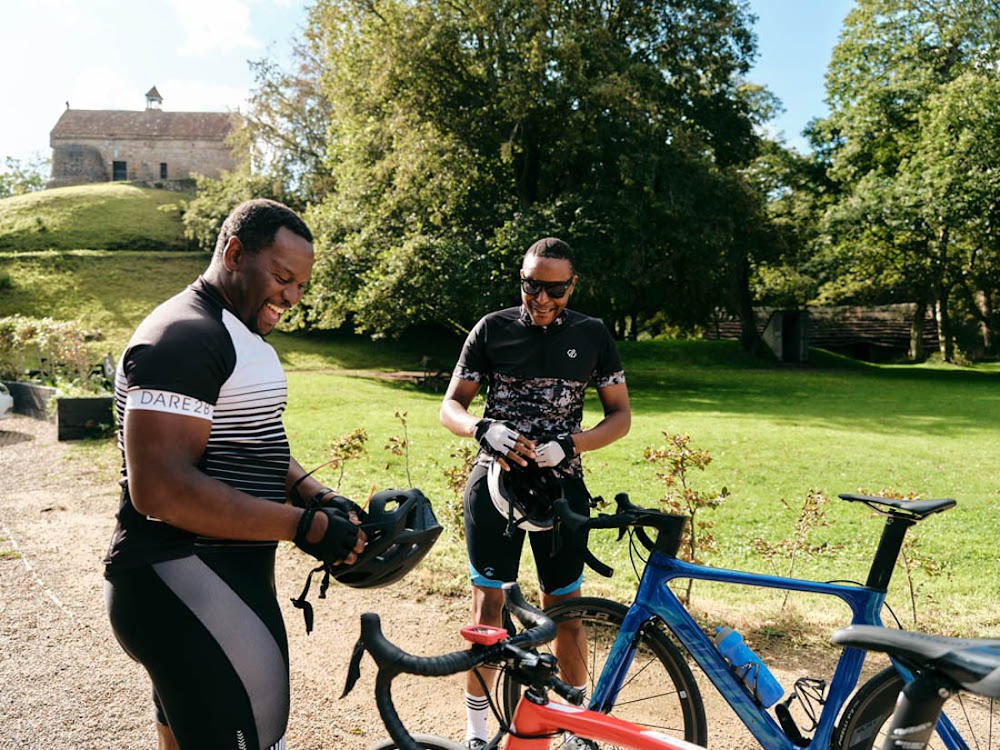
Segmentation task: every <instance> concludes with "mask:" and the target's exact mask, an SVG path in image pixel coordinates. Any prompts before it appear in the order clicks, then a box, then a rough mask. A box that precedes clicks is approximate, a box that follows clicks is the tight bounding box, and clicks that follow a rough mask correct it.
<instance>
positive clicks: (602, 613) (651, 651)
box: [545, 597, 708, 746]
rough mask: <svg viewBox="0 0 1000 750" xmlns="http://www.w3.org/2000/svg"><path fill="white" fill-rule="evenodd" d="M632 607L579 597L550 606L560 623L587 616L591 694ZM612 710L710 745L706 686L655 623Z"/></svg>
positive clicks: (644, 637) (644, 634)
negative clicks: (704, 695) (704, 698)
mask: <svg viewBox="0 0 1000 750" xmlns="http://www.w3.org/2000/svg"><path fill="white" fill-rule="evenodd" d="M627 611H628V608H627V607H626V606H624V605H622V604H620V603H618V602H615V601H611V600H610V599H600V598H596V597H579V598H576V599H567V600H564V601H561V602H559V603H557V604H554V605H553V606H551V607H549V608H548V609H546V610H545V614H547V615H548V616H549V617H551V618H552V619H553V620H554V621H555V622H556V624H559V623H560V622H563V621H565V620H571V619H580V620H583V623H584V627H585V629H586V632H587V646H588V649H589V653H588V656H587V682H588V688H587V690H588V694H590V693H591V692H592V691H593V688H594V685H595V683H596V682H597V678H598V677H599V676H600V673H601V669H603V667H604V662H605V661H606V659H607V656H608V650H609V649H610V647H611V643H612V642H613V641H614V638H615V636H616V635H617V634H618V630H619V628H620V627H621V624H622V622H623V621H624V620H625V613H626V612H627ZM611 714H612V715H614V716H617V717H619V718H621V719H625V720H626V721H630V722H632V723H634V724H639V725H640V726H645V727H648V728H650V729H652V730H655V731H657V732H661V733H664V734H667V735H670V736H672V737H677V738H679V739H683V740H686V741H687V742H690V743H693V744H695V745H701V746H706V745H707V744H708V727H707V724H706V721H705V706H704V704H703V703H702V699H701V691H700V690H699V689H698V684H697V683H696V682H695V679H694V675H692V674H691V669H690V667H688V664H687V661H685V659H684V657H683V655H682V654H681V652H680V650H679V649H678V648H677V646H675V645H674V643H673V641H671V640H670V638H668V637H667V634H666V633H665V632H663V630H661V629H660V628H659V627H657V626H656V625H655V624H653V623H650V625H649V626H648V627H646V628H644V629H643V630H642V632H641V638H640V643H639V646H638V649H637V652H636V654H635V657H634V659H633V660H632V666H631V667H630V668H629V672H628V675H627V676H626V678H625V680H624V682H623V683H622V689H621V691H620V692H619V694H618V697H617V699H616V702H615V706H614V708H613V709H612V710H611Z"/></svg>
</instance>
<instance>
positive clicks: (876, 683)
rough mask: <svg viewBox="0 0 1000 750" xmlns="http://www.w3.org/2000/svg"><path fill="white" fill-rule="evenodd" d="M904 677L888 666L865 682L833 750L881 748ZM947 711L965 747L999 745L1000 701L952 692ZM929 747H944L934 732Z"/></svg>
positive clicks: (992, 749)
mask: <svg viewBox="0 0 1000 750" xmlns="http://www.w3.org/2000/svg"><path fill="white" fill-rule="evenodd" d="M902 689H903V679H902V678H901V677H900V676H899V674H898V673H897V672H896V670H895V668H894V667H887V668H885V669H883V670H882V671H881V672H879V673H878V674H876V675H875V676H874V677H872V678H871V679H870V680H868V681H867V682H866V683H864V684H863V685H862V686H861V687H860V688H859V689H858V692H857V693H855V695H854V697H853V698H851V700H850V702H849V703H848V704H847V707H846V708H845V709H844V713H843V715H842V717H841V720H840V723H839V724H838V725H837V729H836V731H835V732H834V733H833V740H832V741H831V743H830V747H831V750H873V749H874V750H880V748H881V747H882V743H883V741H884V740H885V733H886V731H887V730H888V729H889V721H890V719H891V718H892V712H893V709H894V708H895V706H896V698H897V697H898V696H899V691H900V690H902ZM944 710H945V713H946V714H947V715H948V718H949V719H950V720H951V722H952V724H954V726H955V729H956V730H957V731H958V733H959V734H960V735H961V736H962V738H963V739H964V741H965V744H966V747H968V748H975V750H997V749H998V748H1000V706H998V704H997V701H995V700H991V699H989V698H983V697H982V696H979V695H973V694H972V693H967V692H962V693H958V694H956V695H954V696H952V697H951V698H950V699H949V700H948V702H947V703H946V704H945V706H944ZM927 748H928V750H944V748H945V745H944V742H943V741H942V740H941V738H940V737H939V736H938V735H937V734H935V735H934V736H932V737H931V741H930V742H929V743H928V745H927Z"/></svg>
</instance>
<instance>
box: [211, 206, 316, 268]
mask: <svg viewBox="0 0 1000 750" xmlns="http://www.w3.org/2000/svg"><path fill="white" fill-rule="evenodd" d="M282 227H285V228H287V229H288V230H290V231H292V232H294V233H295V234H297V235H298V236H299V237H302V238H303V239H305V240H306V241H308V242H312V241H313V236H312V232H310V231H309V227H307V226H306V223H305V222H304V221H302V219H300V218H299V215H298V214H297V213H295V212H294V211H293V210H292V209H290V208H289V207H288V206H286V205H285V204H284V203H278V201H273V200H270V199H268V198H255V199H253V200H249V201H245V202H243V203H241V204H240V205H238V206H237V207H236V208H234V209H233V210H232V213H230V214H229V216H227V217H226V220H225V221H224V222H222V229H221V230H220V231H219V238H218V239H217V240H216V242H215V255H216V256H217V257H221V255H222V252H223V250H225V249H226V243H228V242H229V239H230V238H231V237H236V238H237V239H239V241H240V242H241V243H242V244H243V247H244V248H246V250H247V252H248V253H256V252H259V251H260V250H261V249H262V248H265V247H267V246H268V245H270V244H271V243H272V242H274V235H275V234H277V233H278V230H279V229H281V228H282Z"/></svg>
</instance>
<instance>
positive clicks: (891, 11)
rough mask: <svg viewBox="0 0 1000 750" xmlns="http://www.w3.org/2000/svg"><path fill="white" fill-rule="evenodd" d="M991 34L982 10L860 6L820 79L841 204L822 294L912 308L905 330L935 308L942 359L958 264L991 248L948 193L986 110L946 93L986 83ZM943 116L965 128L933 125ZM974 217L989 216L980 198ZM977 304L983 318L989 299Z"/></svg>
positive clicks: (976, 4)
mask: <svg viewBox="0 0 1000 750" xmlns="http://www.w3.org/2000/svg"><path fill="white" fill-rule="evenodd" d="M998 29H1000V8H998V7H997V5H996V3H994V2H990V0H946V1H944V2H940V1H936V2H930V1H929V0H859V2H858V4H857V6H856V7H855V9H854V10H852V11H851V13H850V14H849V15H848V17H847V20H846V24H845V30H844V33H843V34H842V36H841V41H840V42H839V43H838V45H837V47H836V48H835V50H834V54H833V59H832V62H831V67H830V70H829V72H828V75H827V93H828V99H829V102H830V107H831V115H830V117H829V118H828V119H827V121H826V122H825V123H823V124H822V130H823V132H825V134H826V136H827V144H826V145H827V149H828V152H829V153H830V154H831V164H832V168H831V172H830V174H831V176H832V177H833V178H834V180H835V181H836V182H837V184H838V192H839V194H838V198H837V200H836V201H835V202H834V204H833V205H832V206H831V207H830V209H829V211H828V212H827V214H826V217H825V230H826V238H827V240H828V242H829V248H830V252H829V253H828V254H827V255H826V260H827V262H828V264H829V268H830V269H832V270H833V271H834V273H833V275H832V276H831V278H829V279H828V283H827V284H826V285H825V286H824V289H823V291H822V292H821V294H822V295H824V296H826V297H827V298H828V299H832V300H836V301H848V300H850V301H859V300H863V299H867V300H869V301H888V300H891V299H893V298H901V299H909V300H912V301H916V303H917V315H916V316H915V318H914V325H915V327H919V324H920V322H921V321H922V318H923V310H924V309H926V306H928V305H931V306H933V309H934V311H935V317H936V319H937V324H938V334H939V340H940V341H941V346H942V352H941V353H942V356H943V357H944V358H945V359H946V360H950V359H952V358H953V356H954V348H953V340H954V335H955V329H956V327H955V325H954V324H953V322H952V319H953V314H952V305H953V294H954V292H955V291H956V289H958V288H960V287H963V288H965V287H967V284H968V283H969V282H967V281H966V279H967V278H968V274H967V273H966V272H965V271H964V270H963V269H964V268H966V267H967V266H968V263H967V262H966V260H963V257H964V256H968V253H969V248H970V247H972V246H976V247H979V248H983V247H986V246H988V245H989V243H988V242H987V243H986V244H985V245H984V244H983V235H982V233H981V232H980V235H979V239H978V240H977V239H974V238H973V237H972V236H971V234H972V233H973V229H974V227H975V226H977V222H971V223H970V222H968V221H966V218H968V216H969V213H968V211H967V210H966V208H965V207H963V204H965V203H966V198H965V197H964V196H959V195H957V194H956V193H955V192H954V191H955V188H957V187H958V181H959V175H960V174H963V170H965V172H964V173H965V174H968V171H967V170H966V167H965V165H966V162H967V161H968V156H969V155H970V154H969V153H968V149H965V150H964V151H963V149H962V148H957V149H956V148H955V146H956V144H959V143H961V142H962V141H963V136H962V135H961V132H962V131H964V132H967V133H973V132H978V133H981V134H985V133H988V132H990V130H991V127H992V125H991V124H990V122H989V121H990V113H989V111H988V108H984V107H983V106H968V107H965V106H964V105H963V104H962V102H963V101H964V100H967V99H968V97H967V96H965V97H964V99H963V95H958V94H951V93H949V90H950V89H951V87H952V86H953V85H954V84H955V82H956V81H959V80H961V79H962V78H963V76H967V75H975V76H977V77H983V78H986V79H988V78H991V77H993V76H995V72H994V71H995V70H996V64H997V58H996V54H997V53H996V50H997V46H996V41H997V39H996V35H997V33H998ZM966 93H968V90H967V89H966ZM956 96H957V99H956V98H955V97H956ZM949 102H951V104H950V105H949ZM949 106H950V107H951V108H952V109H953V110H954V111H959V110H961V111H962V113H963V114H962V117H969V118H972V119H971V120H963V119H960V118H956V117H950V118H947V120H946V122H947V124H944V123H942V121H941V119H940V118H941V117H942V112H943V110H944V109H947V108H948V107H949ZM934 123H941V124H939V126H934ZM979 163H980V164H982V165H983V166H984V167H985V163H984V162H982V161H980V162H979ZM970 179H971V180H972V181H973V182H976V183H977V184H980V182H981V181H980V180H978V178H977V177H976V176H972V177H971V178H970ZM989 182H990V180H989V179H987V180H986V184H988V183H989ZM965 186H966V187H967V188H969V189H970V190H973V188H972V186H971V184H970V183H969V182H968V181H966V183H965ZM973 192H975V193H977V194H979V195H983V190H973ZM990 192H991V188H986V189H985V193H986V194H989V193H990ZM978 210H981V211H982V210H985V211H986V212H987V214H989V213H991V209H990V208H989V206H988V199H985V200H981V201H980V202H979V203H978ZM963 217H964V218H963ZM977 258H978V260H979V264H978V265H977V267H981V266H983V265H984V264H985V265H987V266H988V265H989V264H988V263H986V262H985V255H984V254H983V253H981V252H979V253H977ZM984 281H985V278H983V277H979V278H978V279H977V281H976V282H975V284H973V286H979V287H984V286H986V285H985V284H984ZM970 282H971V279H970ZM975 295H978V297H979V299H980V300H981V301H982V302H983V305H981V306H980V309H981V310H986V312H984V313H983V315H982V318H984V319H989V318H990V316H991V313H990V312H989V311H988V308H989V307H990V302H989V297H990V293H989V292H986V291H985V289H977V290H976V292H975ZM966 296H969V295H968V294H966ZM918 333H919V330H918V329H917V330H915V336H914V341H917V340H919V335H916V334H918ZM914 354H917V352H914Z"/></svg>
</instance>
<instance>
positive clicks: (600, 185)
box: [308, 0, 766, 334]
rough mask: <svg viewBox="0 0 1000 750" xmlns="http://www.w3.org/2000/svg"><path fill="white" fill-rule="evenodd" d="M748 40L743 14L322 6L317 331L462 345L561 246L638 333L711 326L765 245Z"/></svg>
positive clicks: (614, 317)
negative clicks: (757, 215) (753, 191)
mask: <svg viewBox="0 0 1000 750" xmlns="http://www.w3.org/2000/svg"><path fill="white" fill-rule="evenodd" d="M751 22H752V18H751V17H750V15H749V13H748V11H747V9H746V4H745V3H743V2H735V1H732V0H699V1H698V2H691V1H690V0H686V1H685V2H680V1H679V0H672V1H670V2H579V0H563V1H561V2H556V1H552V2H542V3H539V2H536V1H535V0H472V1H470V2H459V3H456V2H447V1H445V0H436V1H435V0H427V1H425V2H420V3H413V2H406V1H405V0H389V1H386V2H378V3H373V2H367V1H364V0H321V1H320V2H317V4H316V5H315V6H314V7H313V8H312V10H311V13H310V23H309V31H308V38H309V43H310V45H311V50H312V54H313V55H314V57H315V58H316V60H317V61H319V64H320V66H321V70H322V77H321V83H320V88H321V90H322V91H323V94H324V96H325V97H326V99H327V100H328V101H329V103H330V124H329V129H328V134H327V139H328V140H327V153H326V158H325V162H324V163H325V169H326V171H327V172H328V173H329V174H331V175H334V176H335V182H336V186H335V188H334V189H333V190H332V191H331V192H330V193H329V194H328V195H327V196H326V197H325V198H324V199H323V201H322V202H321V203H320V204H319V205H318V206H317V208H316V209H315V211H314V212H313V213H312V214H311V219H312V220H313V222H314V225H315V226H316V227H317V228H318V229H319V233H320V236H321V237H322V247H323V254H322V257H321V259H320V262H319V264H318V273H317V279H318V280H317V282H316V284H315V287H316V293H315V295H314V296H313V299H312V300H311V304H312V309H311V311H310V315H311V317H312V319H313V320H315V321H319V322H322V323H324V324H327V325H335V324H337V323H338V322H340V321H342V320H344V319H347V318H350V319H351V320H352V322H353V323H354V325H356V326H357V327H358V328H360V329H361V330H366V331H369V332H372V333H375V334H392V333H397V332H399V331H400V330H401V329H402V328H405V327H406V326H408V325H412V324H415V323H427V322H433V323H446V324H449V325H451V326H453V327H455V328H458V329H463V328H465V327H467V326H469V325H471V323H472V322H474V321H475V319H476V318H477V317H478V316H479V315H480V314H482V312H484V311H485V310H486V309H488V308H490V307H492V306H497V305H502V304H507V303H513V302H514V301H515V300H516V299H517V294H516V273H517V267H518V264H519V263H520V258H521V255H522V254H523V252H524V250H525V248H526V247H527V246H528V245H529V244H530V243H531V242H532V241H533V240H534V239H537V238H538V237H540V236H545V235H550V234H554V235H560V236H563V237H565V238H566V239H568V240H569V241H570V242H571V244H572V245H573V246H574V249H575V250H576V252H577V255H578V266H579V272H580V275H581V285H580V292H579V297H578V302H579V303H580V304H582V305H583V306H585V307H586V309H588V310H589V311H591V312H594V313H596V314H600V315H603V316H604V317H605V318H606V319H607V320H608V322H609V323H611V324H612V325H613V326H614V327H615V328H616V330H617V331H618V332H619V333H623V334H624V333H634V332H635V331H637V330H642V329H648V328H649V327H651V326H655V325H656V322H655V321H656V319H657V317H658V316H659V317H660V318H661V319H662V318H664V317H665V319H667V320H669V321H671V322H673V323H676V324H681V325H691V324H694V323H697V322H700V321H702V320H704V319H706V318H707V317H708V315H709V314H710V313H711V310H712V309H713V308H714V307H715V306H716V305H717V304H718V301H719V295H718V294H715V291H716V290H720V289H721V290H727V289H729V288H731V287H732V284H731V283H730V279H731V277H732V276H733V274H734V273H737V272H735V271H734V270H733V267H734V264H735V265H736V266H740V265H741V259H740V258H739V257H738V256H739V255H740V254H741V253H742V252H744V251H743V250H740V251H737V252H736V253H735V255H736V256H737V257H735V258H734V257H733V255H734V250H733V248H734V244H737V243H738V244H740V245H746V243H747V242H748V240H747V238H746V237H742V238H741V235H742V234H743V226H742V223H743V221H744V219H745V218H746V217H741V216H739V215H738V213H737V212H735V211H734V207H742V206H744V205H745V204H746V203H747V202H746V200H745V197H746V192H747V191H746V185H745V184H744V181H743V178H742V176H741V169H742V168H743V167H744V166H745V165H747V164H748V163H749V162H750V161H751V160H752V159H753V157H754V156H755V154H756V150H757V146H758V144H757V138H756V136H755V134H754V124H755V122H758V121H759V119H760V117H761V111H760V109H761V107H762V106H763V105H762V102H764V101H766V100H765V99H764V98H762V96H761V93H762V92H761V91H760V89H759V88H757V87H752V86H749V85H747V84H746V83H745V82H744V78H745V76H746V73H747V71H748V70H749V67H750V64H751V62H752V60H753V56H754V50H755V46H754V45H755V39H754V36H753V34H752V33H751V31H750V25H751ZM746 210H751V209H750V208H747V209H746ZM737 275H738V274H737Z"/></svg>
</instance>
